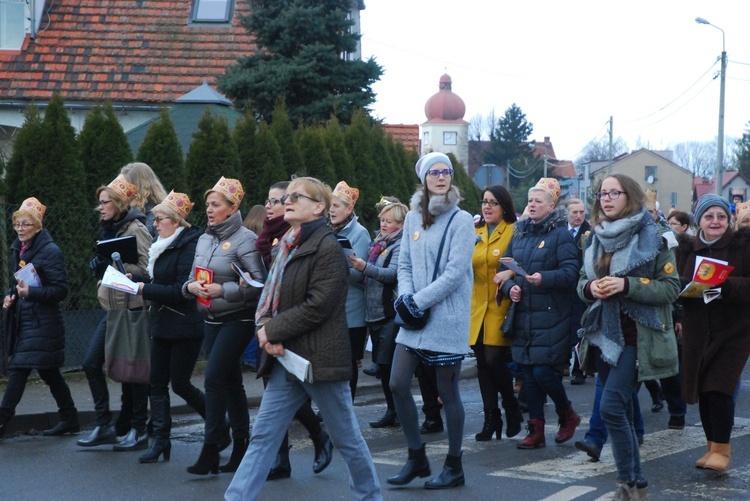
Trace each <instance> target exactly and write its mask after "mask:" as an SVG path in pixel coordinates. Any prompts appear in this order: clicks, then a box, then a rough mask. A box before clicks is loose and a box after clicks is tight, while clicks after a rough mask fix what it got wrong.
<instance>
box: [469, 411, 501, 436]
mask: <svg viewBox="0 0 750 501" xmlns="http://www.w3.org/2000/svg"><path fill="white" fill-rule="evenodd" d="M502 434H503V418H502V415H501V414H500V409H484V425H483V426H482V431H480V432H479V433H477V434H476V435H474V438H475V439H476V440H477V442H486V441H488V440H492V435H496V436H497V439H498V440H500V439H501V438H502Z"/></svg>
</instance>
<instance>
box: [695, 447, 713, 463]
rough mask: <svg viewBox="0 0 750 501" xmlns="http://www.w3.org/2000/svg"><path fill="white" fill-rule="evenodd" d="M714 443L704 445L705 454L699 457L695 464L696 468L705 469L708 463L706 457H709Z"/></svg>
mask: <svg viewBox="0 0 750 501" xmlns="http://www.w3.org/2000/svg"><path fill="white" fill-rule="evenodd" d="M713 444H714V443H713V442H712V441H710V440H709V441H708V442H707V443H706V453H705V454H704V455H703V457H701V458H700V459H699V460H698V461H696V462H695V467H696V468H705V467H706V461H708V457H709V456H710V455H711V448H712V447H713V446H714V445H713Z"/></svg>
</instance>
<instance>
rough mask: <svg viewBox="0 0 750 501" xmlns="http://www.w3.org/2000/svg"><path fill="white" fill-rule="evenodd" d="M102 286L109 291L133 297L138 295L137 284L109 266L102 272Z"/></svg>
mask: <svg viewBox="0 0 750 501" xmlns="http://www.w3.org/2000/svg"><path fill="white" fill-rule="evenodd" d="M102 285H103V286H105V287H109V288H110V289H115V290H118V291H122V292H127V293H128V294H133V295H134V296H135V295H136V294H138V284H136V283H135V282H133V281H132V280H130V279H129V278H128V277H126V276H125V275H123V274H122V273H120V272H119V271H117V270H116V269H114V268H113V267H112V266H111V265H110V266H107V269H106V270H105V271H104V276H103V277H102Z"/></svg>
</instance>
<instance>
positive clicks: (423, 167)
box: [414, 151, 453, 183]
mask: <svg viewBox="0 0 750 501" xmlns="http://www.w3.org/2000/svg"><path fill="white" fill-rule="evenodd" d="M441 163H442V164H445V165H447V166H448V168H449V169H452V168H453V165H452V164H451V159H450V158H448V156H447V155H446V154H445V153H439V152H437V151H433V152H432V153H428V154H426V155H424V156H422V157H421V158H420V159H419V160H417V164H416V165H415V166H414V170H415V171H416V173H417V177H418V178H419V181H420V182H422V183H424V180H425V178H426V177H427V172H428V171H429V170H430V167H432V166H433V165H435V164H441Z"/></svg>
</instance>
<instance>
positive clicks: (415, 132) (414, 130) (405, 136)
mask: <svg viewBox="0 0 750 501" xmlns="http://www.w3.org/2000/svg"><path fill="white" fill-rule="evenodd" d="M384 127H385V133H386V134H388V135H389V136H391V137H392V138H393V140H394V141H396V142H397V143H401V144H403V145H404V148H406V149H407V150H414V151H419V125H418V124H412V125H407V124H384Z"/></svg>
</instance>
